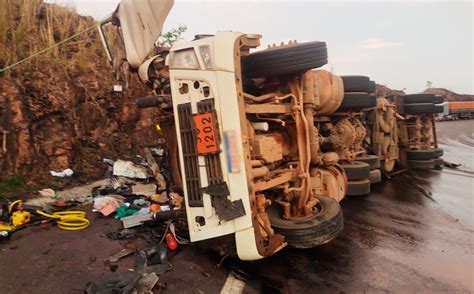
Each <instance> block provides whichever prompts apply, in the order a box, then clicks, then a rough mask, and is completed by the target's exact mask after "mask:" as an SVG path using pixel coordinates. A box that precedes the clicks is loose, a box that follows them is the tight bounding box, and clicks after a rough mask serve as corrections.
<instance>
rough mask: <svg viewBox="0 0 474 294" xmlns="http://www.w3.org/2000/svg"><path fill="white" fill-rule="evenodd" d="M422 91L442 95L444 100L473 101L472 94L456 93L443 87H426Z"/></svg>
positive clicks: (473, 96)
mask: <svg viewBox="0 0 474 294" xmlns="http://www.w3.org/2000/svg"><path fill="white" fill-rule="evenodd" d="M424 93H432V94H436V95H440V96H443V97H444V101H473V100H474V95H468V94H458V93H455V92H452V91H450V90H447V89H444V88H428V89H426V90H425V91H424Z"/></svg>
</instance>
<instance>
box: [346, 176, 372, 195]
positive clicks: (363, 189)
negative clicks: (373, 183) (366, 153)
mask: <svg viewBox="0 0 474 294" xmlns="http://www.w3.org/2000/svg"><path fill="white" fill-rule="evenodd" d="M369 193H370V180H368V179H365V180H358V181H348V182H347V196H363V195H367V194H369Z"/></svg>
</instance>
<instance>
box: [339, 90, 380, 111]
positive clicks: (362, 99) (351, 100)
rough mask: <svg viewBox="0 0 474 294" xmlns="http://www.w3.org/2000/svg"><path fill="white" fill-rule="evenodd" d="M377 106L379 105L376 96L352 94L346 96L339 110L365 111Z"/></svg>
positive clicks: (360, 93) (359, 93)
mask: <svg viewBox="0 0 474 294" xmlns="http://www.w3.org/2000/svg"><path fill="white" fill-rule="evenodd" d="M375 105H377V99H376V98H375V96H370V95H369V94H367V93H362V92H352V93H345V94H344V99H343V100H342V104H341V106H339V109H364V108H372V107H375Z"/></svg>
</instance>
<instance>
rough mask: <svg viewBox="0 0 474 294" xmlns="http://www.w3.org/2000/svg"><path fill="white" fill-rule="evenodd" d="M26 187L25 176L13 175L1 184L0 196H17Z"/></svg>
mask: <svg viewBox="0 0 474 294" xmlns="http://www.w3.org/2000/svg"><path fill="white" fill-rule="evenodd" d="M25 185H26V177H25V176H23V175H13V176H9V177H6V178H5V179H4V180H3V181H1V182H0V195H2V196H9V194H17V193H18V192H19V191H21V190H23V188H24V187H25Z"/></svg>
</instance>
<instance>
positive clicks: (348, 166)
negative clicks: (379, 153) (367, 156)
mask: <svg viewBox="0 0 474 294" xmlns="http://www.w3.org/2000/svg"><path fill="white" fill-rule="evenodd" d="M341 166H342V168H344V171H345V172H346V176H347V180H349V181H357V180H365V179H368V178H369V177H370V165H369V164H367V163H365V162H360V161H353V162H351V163H344V164H341Z"/></svg>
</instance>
